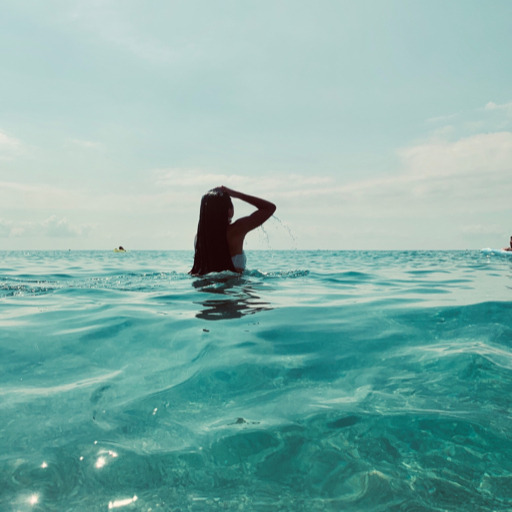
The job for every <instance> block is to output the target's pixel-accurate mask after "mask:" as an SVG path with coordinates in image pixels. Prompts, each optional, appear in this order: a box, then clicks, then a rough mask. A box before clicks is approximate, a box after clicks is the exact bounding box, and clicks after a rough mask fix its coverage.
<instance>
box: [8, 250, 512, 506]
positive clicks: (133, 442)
mask: <svg viewBox="0 0 512 512" xmlns="http://www.w3.org/2000/svg"><path fill="white" fill-rule="evenodd" d="M191 264H192V252H191V251H183V252H173V251H169V252H151V251H147V252H146V251H140V252H138V251H133V252H127V253H125V254H116V253H114V252H110V251H104V252H102V251H93V252H37V251H29V252H0V358H1V362H2V364H1V366H0V510H1V511H30V512H32V511H34V512H35V511H59V512H60V511H66V512H67V511H80V512H81V511H107V510H120V511H123V512H124V511H126V512H131V511H146V512H150V511H172V512H178V511H180V512H185V511H294V512H297V511H308V512H309V511H354V512H370V511H372V512H377V511H379V512H380V511H382V512H384V511H386V512H387V511H411V512H426V511H471V512H479V511H492V512H498V511H500V512H501V511H510V510H512V257H507V256H500V255H497V254H496V255H495V254H483V253H481V252H480V251H454V252H435V251H432V252H429V251H421V252H413V251H410V252H408V251H391V252H384V251H375V252H357V251H355V252H352V251H338V252H333V251H261V252H260V251H252V252H251V251H249V252H248V267H249V270H248V271H247V272H246V273H245V274H244V275H242V276H234V275H230V274H220V275H216V276H208V277H204V278H193V277H191V276H189V275H188V274H187V271H188V270H189V269H190V267H191Z"/></svg>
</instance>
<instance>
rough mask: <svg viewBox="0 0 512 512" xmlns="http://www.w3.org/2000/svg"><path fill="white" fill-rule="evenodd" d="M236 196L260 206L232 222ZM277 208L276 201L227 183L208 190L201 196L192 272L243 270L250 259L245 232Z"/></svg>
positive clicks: (255, 226) (196, 273) (259, 223)
mask: <svg viewBox="0 0 512 512" xmlns="http://www.w3.org/2000/svg"><path fill="white" fill-rule="evenodd" d="M232 197H234V198H235V199H240V200H241V201H245V202H246V203H249V204H251V205H252V206H255V207H256V208H257V210H256V211H255V212H253V213H252V214H251V215H249V216H247V217H241V218H240V219H238V220H236V221H235V222H233V223H231V219H232V218H233V213H234V209H233V203H232V201H231V198H232ZM275 211H276V205H275V204H273V203H271V202H270V201H266V200H265V199H260V198H259V197H254V196H250V195H247V194H244V193H242V192H237V191H236V190H232V189H230V188H227V187H218V188H214V189H212V190H210V191H208V192H207V193H206V194H205V195H204V196H203V198H202V199H201V210H200V212H199V224H198V226H197V235H196V247H195V255H194V266H193V267H192V270H191V271H190V273H191V274H193V275H203V274H208V273H209V272H222V271H223V270H231V271H234V272H243V271H244V269H245V262H246V257H245V253H244V239H245V235H247V233H249V231H252V230H253V229H255V228H257V227H258V226H261V225H262V224H263V223H264V222H265V221H266V220H267V219H268V218H270V217H271V216H272V215H273V213H274V212H275Z"/></svg>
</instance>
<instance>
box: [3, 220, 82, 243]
mask: <svg viewBox="0 0 512 512" xmlns="http://www.w3.org/2000/svg"><path fill="white" fill-rule="evenodd" d="M91 229H92V226H91V225H89V224H82V225H76V224H73V223H71V222H69V221H68V219H67V218H65V217H57V216H56V215H52V216H50V217H48V218H46V219H43V220H41V221H11V220H6V219H0V237H2V238H23V237H26V238H46V237H49V238H75V237H81V236H87V235H88V234H89V232H90V231H91Z"/></svg>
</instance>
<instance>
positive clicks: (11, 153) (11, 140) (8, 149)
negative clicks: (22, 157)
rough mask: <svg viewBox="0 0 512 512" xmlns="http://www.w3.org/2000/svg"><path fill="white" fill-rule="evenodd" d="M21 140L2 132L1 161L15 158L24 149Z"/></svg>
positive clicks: (0, 143)
mask: <svg viewBox="0 0 512 512" xmlns="http://www.w3.org/2000/svg"><path fill="white" fill-rule="evenodd" d="M22 147H23V144H22V142H21V140H19V139H17V138H15V137H12V136H11V135H7V133H5V132H2V131H0V160H10V159H12V158H14V157H15V156H16V155H17V154H18V153H19V152H20V151H21V149H22Z"/></svg>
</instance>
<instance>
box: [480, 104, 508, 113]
mask: <svg viewBox="0 0 512 512" xmlns="http://www.w3.org/2000/svg"><path fill="white" fill-rule="evenodd" d="M485 110H502V111H504V112H506V113H507V114H512V102H510V103H502V104H498V103H494V101H489V103H487V105H485Z"/></svg>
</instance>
